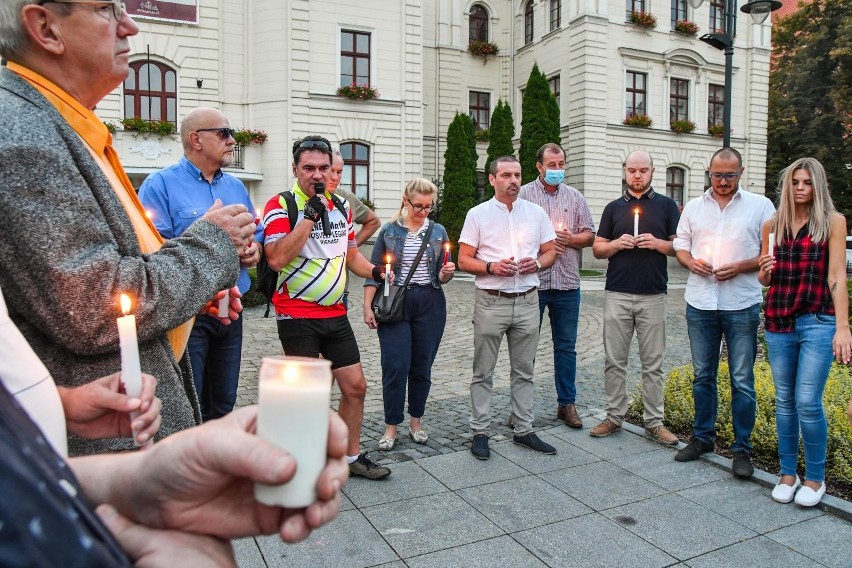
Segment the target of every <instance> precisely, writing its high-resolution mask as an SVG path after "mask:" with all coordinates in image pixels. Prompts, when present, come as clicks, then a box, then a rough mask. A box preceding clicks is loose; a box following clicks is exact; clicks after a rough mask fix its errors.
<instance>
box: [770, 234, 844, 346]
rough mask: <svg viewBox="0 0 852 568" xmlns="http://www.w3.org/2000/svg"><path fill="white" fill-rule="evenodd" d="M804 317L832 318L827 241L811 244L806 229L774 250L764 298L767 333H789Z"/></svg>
mask: <svg viewBox="0 0 852 568" xmlns="http://www.w3.org/2000/svg"><path fill="white" fill-rule="evenodd" d="M844 293H845V292H844ZM804 314H828V315H834V304H833V303H832V301H831V294H829V292H828V241H826V242H824V243H815V242H813V241H812V240H811V236H810V235H809V234H808V225H805V226H804V227H802V228H801V230H800V231H799V234H798V235H796V238H795V239H790V238H789V234H788V237H787V238H785V239H784V240H783V241H781V244H780V245H778V246H777V247H775V267H774V268H773V269H772V282H770V284H769V292H767V294H766V311H765V324H766V330H767V331H772V332H776V333H786V332H791V331H793V330H794V329H795V327H796V318H797V317H798V316H801V315H804Z"/></svg>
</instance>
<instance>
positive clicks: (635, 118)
mask: <svg viewBox="0 0 852 568" xmlns="http://www.w3.org/2000/svg"><path fill="white" fill-rule="evenodd" d="M622 124H624V126H634V127H636V128H649V127H650V126H651V125H652V124H654V121H653V120H651V117H650V116H648V115H647V114H631V115H629V116H627V117H626V118H625V119H624V122H622Z"/></svg>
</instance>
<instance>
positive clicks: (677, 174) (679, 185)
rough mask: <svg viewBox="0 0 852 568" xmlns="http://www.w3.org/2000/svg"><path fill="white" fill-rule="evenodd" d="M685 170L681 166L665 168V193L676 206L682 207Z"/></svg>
mask: <svg viewBox="0 0 852 568" xmlns="http://www.w3.org/2000/svg"><path fill="white" fill-rule="evenodd" d="M685 177H686V172H684V171H683V169H682V168H675V167H672V168H669V169H667V170H666V195H668V196H669V197H671V198H672V199H673V200H674V202H675V203H677V206H678V207H680V208H681V209H683V180H684V178H685Z"/></svg>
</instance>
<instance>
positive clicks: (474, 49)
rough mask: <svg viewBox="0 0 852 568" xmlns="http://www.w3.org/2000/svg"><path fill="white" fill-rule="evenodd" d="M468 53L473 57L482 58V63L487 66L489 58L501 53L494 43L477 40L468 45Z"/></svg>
mask: <svg viewBox="0 0 852 568" xmlns="http://www.w3.org/2000/svg"><path fill="white" fill-rule="evenodd" d="M467 51H468V53H470V54H471V55H476V56H477V57H481V58H482V63H483V64H485V63H486V62H487V61H488V57H490V56H492V55H497V54H498V53H500V48H499V47H497V44H496V43H494V42H493V41H483V40H480V39H475V40H473V41H471V42H470V43H469V44H467Z"/></svg>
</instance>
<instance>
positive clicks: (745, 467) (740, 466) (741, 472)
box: [732, 452, 754, 477]
mask: <svg viewBox="0 0 852 568" xmlns="http://www.w3.org/2000/svg"><path fill="white" fill-rule="evenodd" d="M732 469H733V470H734V475H736V476H737V477H751V476H752V474H753V473H754V466H753V465H751V456H749V455H748V454H744V453H742V452H737V453H735V454H734V467H733V468H732Z"/></svg>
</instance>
